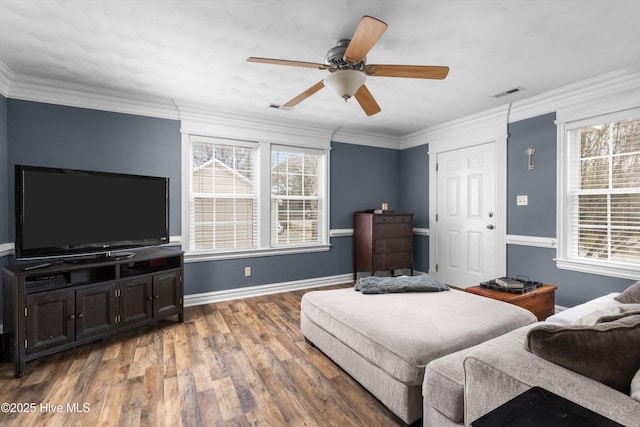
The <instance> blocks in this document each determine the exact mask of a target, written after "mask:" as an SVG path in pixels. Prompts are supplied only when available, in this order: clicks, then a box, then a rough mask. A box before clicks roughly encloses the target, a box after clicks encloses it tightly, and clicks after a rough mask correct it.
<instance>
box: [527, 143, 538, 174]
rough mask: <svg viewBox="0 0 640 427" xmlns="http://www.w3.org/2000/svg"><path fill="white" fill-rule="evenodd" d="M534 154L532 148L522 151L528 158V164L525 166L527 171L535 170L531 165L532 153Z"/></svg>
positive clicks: (534, 150)
mask: <svg viewBox="0 0 640 427" xmlns="http://www.w3.org/2000/svg"><path fill="white" fill-rule="evenodd" d="M535 152H536V149H535V148H533V147H529V148H527V149H526V150H524V154H526V155H527V156H529V163H528V164H527V170H530V171H532V170H533V169H535V166H534V165H533V153H535Z"/></svg>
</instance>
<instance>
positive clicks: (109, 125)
mask: <svg viewBox="0 0 640 427" xmlns="http://www.w3.org/2000/svg"><path fill="white" fill-rule="evenodd" d="M7 117H8V124H9V129H8V141H9V150H8V159H7V163H6V164H7V165H8V170H9V174H10V176H9V206H10V213H9V221H10V223H11V224H12V223H13V216H14V215H13V205H14V200H13V197H14V195H13V192H14V191H13V185H14V184H13V181H14V177H13V168H14V165H16V164H26V165H34V166H51V167H63V168H72V169H88V170H98V171H104V172H120V173H132V174H140V175H152V176H164V177H169V180H170V195H169V198H170V203H171V207H170V224H169V232H170V233H171V234H172V235H179V234H180V213H181V210H180V206H181V202H180V194H181V192H180V189H181V184H180V178H181V170H180V167H181V165H180V151H181V150H180V122H179V121H178V120H166V119H157V118H151V117H143V116H135V115H131V114H121V113H111V112H106V111H98V110H89V109H84V108H75V107H65V106H60V105H51V104H43V103H38V102H29V101H20V100H15V99H9V101H8V108H7ZM9 238H10V240H11V241H12V240H13V238H14V231H13V230H11V231H10V236H9Z"/></svg>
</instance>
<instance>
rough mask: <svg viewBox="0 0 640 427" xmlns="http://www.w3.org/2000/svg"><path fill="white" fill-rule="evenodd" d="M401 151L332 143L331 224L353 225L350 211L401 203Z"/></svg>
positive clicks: (334, 225)
mask: <svg viewBox="0 0 640 427" xmlns="http://www.w3.org/2000/svg"><path fill="white" fill-rule="evenodd" d="M399 170H400V151H398V150H390V149H387V148H376V147H369V146H364V145H354V144H344V143H339V142H333V143H332V144H331V174H330V177H331V178H330V179H331V218H330V222H331V228H332V229H342V228H352V227H353V213H354V212H355V211H362V210H367V209H379V208H380V205H381V204H382V203H388V204H389V209H393V210H396V211H397V210H398V209H399V207H400V193H399V192H398V188H399V186H400V175H399V173H398V171H399Z"/></svg>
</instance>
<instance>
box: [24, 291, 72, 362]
mask: <svg viewBox="0 0 640 427" xmlns="http://www.w3.org/2000/svg"><path fill="white" fill-rule="evenodd" d="M74 302H75V292H74V291H66V292H48V293H38V294H33V295H30V296H28V297H26V298H25V303H26V307H27V311H26V319H25V329H26V339H27V342H26V354H31V353H35V352H38V351H41V350H45V349H47V348H51V347H56V346H59V345H62V344H67V343H70V342H73V341H75V322H76V321H75V304H74ZM18 345H21V343H18Z"/></svg>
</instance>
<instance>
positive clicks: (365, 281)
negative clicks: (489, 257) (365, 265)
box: [354, 274, 449, 294]
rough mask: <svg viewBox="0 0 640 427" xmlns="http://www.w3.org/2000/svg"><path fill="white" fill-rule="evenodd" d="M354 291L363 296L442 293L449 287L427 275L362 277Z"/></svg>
mask: <svg viewBox="0 0 640 427" xmlns="http://www.w3.org/2000/svg"><path fill="white" fill-rule="evenodd" d="M354 289H355V290H356V291H360V292H362V293H363V294H388V293H393V292H440V291H448V290H449V287H448V286H447V285H445V284H444V283H442V282H440V281H439V280H436V279H434V278H433V277H431V276H429V275H427V274H422V275H419V276H399V277H377V276H367V277H361V278H359V279H358V280H357V281H356V284H355V286H354Z"/></svg>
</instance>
